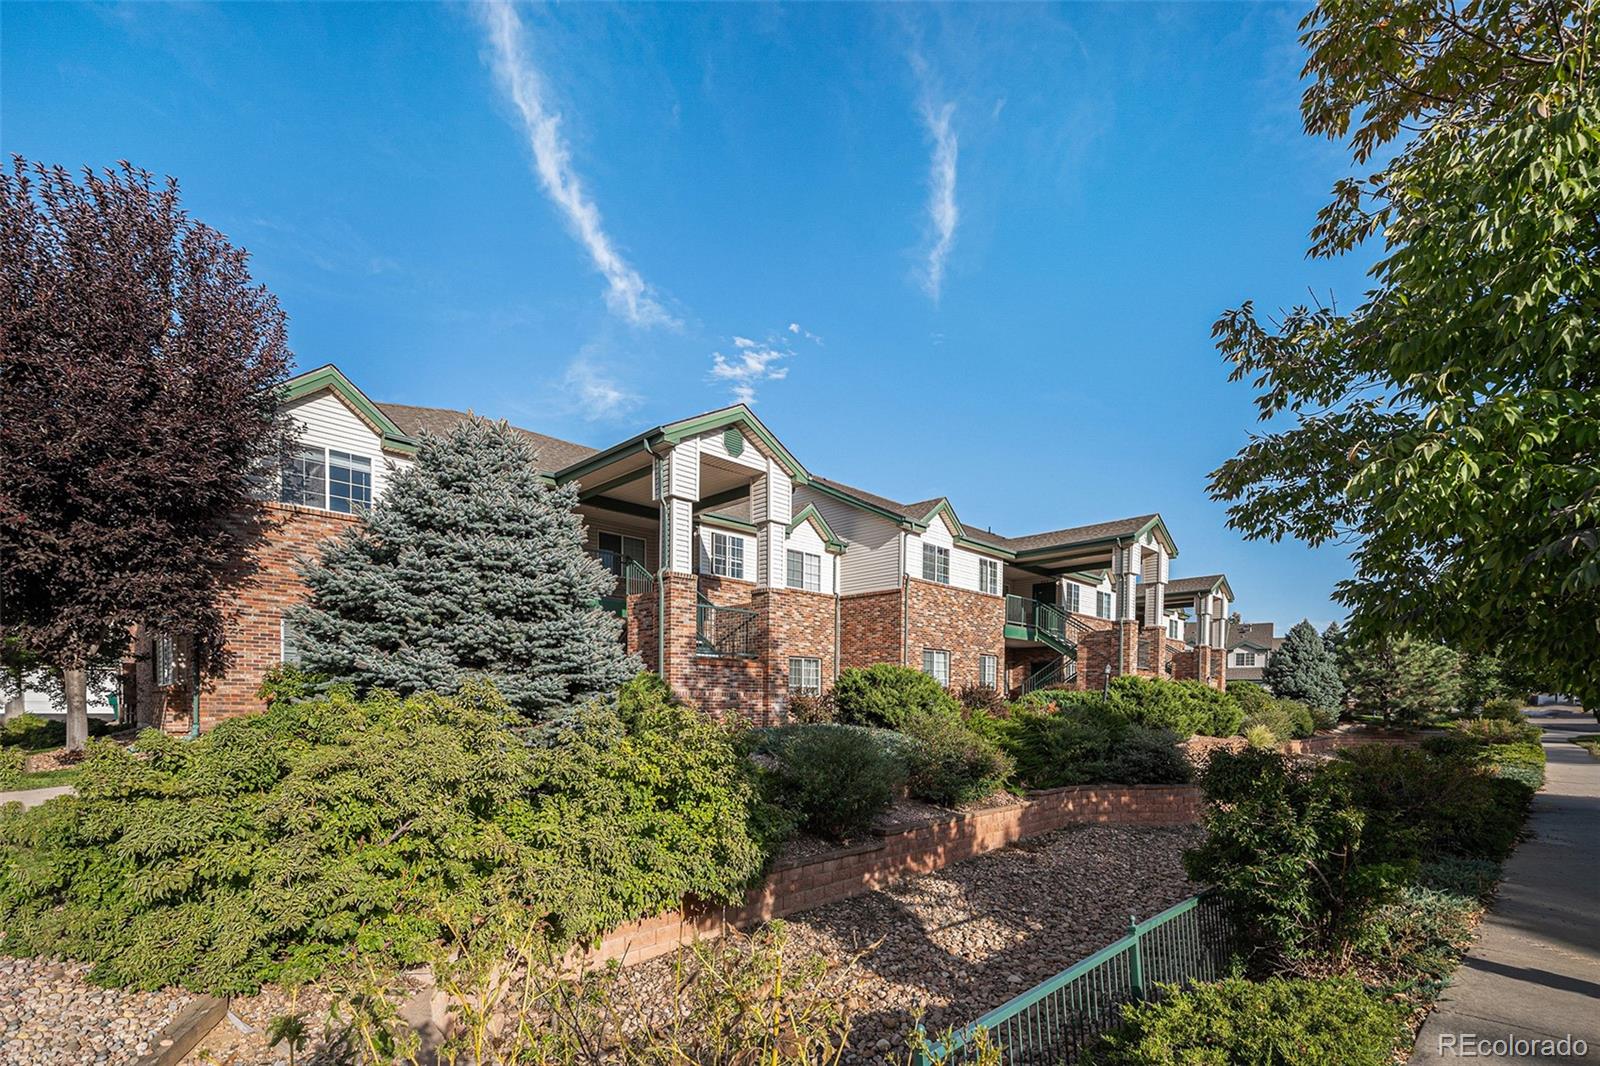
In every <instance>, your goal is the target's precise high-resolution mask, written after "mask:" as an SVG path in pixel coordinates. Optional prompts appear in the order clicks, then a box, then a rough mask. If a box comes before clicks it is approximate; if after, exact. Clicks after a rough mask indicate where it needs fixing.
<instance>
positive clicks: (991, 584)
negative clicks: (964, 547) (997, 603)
mask: <svg viewBox="0 0 1600 1066" xmlns="http://www.w3.org/2000/svg"><path fill="white" fill-rule="evenodd" d="M978 591H979V592H984V593H987V594H989V595H990V596H998V595H1000V563H999V561H998V560H996V559H979V560H978Z"/></svg>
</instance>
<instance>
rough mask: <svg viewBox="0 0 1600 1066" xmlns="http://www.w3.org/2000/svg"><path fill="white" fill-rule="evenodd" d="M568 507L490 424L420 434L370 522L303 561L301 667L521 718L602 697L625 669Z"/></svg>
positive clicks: (507, 431)
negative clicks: (493, 697)
mask: <svg viewBox="0 0 1600 1066" xmlns="http://www.w3.org/2000/svg"><path fill="white" fill-rule="evenodd" d="M576 504H577V491H576V487H575V486H564V487H561V488H551V487H550V486H548V485H546V484H544V483H543V482H542V481H541V480H540V479H539V476H538V474H537V473H536V464H535V462H534V456H533V452H532V449H531V448H530V447H529V445H528V444H527V443H526V442H525V441H523V440H522V439H521V438H520V437H519V436H518V435H517V434H516V433H515V432H514V431H513V430H512V429H511V428H510V427H509V426H508V425H506V424H505V423H504V422H500V423H493V422H489V421H486V420H484V419H480V418H470V419H467V420H466V421H464V422H463V423H461V425H459V426H458V427H456V428H455V429H453V430H452V431H451V432H450V433H448V434H445V435H426V434H425V435H424V436H423V439H422V441H421V442H420V444H419V445H418V448H417V458H416V462H415V463H414V464H413V465H412V466H411V467H409V468H408V469H406V470H404V471H401V472H399V473H398V474H397V475H396V476H395V477H394V478H393V479H392V480H391V481H390V482H389V485H388V488H387V489H386V491H385V492H384V494H383V496H382V498H381V499H380V500H379V501H378V502H377V504H376V505H375V506H374V507H373V509H372V513H371V514H370V515H369V516H368V520H367V521H366V522H364V523H362V524H361V525H360V526H358V527H356V528H354V529H352V530H351V531H350V532H349V533H348V534H346V535H345V536H343V537H341V538H339V539H338V540H336V541H334V542H333V543H331V544H329V545H328V546H327V547H326V548H324V550H323V552H322V557H321V559H320V560H319V561H315V562H311V563H309V564H308V565H307V566H306V568H305V570H304V575H305V579H306V583H307V584H308V585H309V586H310V589H311V598H310V602H309V603H307V604H306V605H304V606H302V607H300V608H298V609H297V610H296V611H295V612H294V613H293V615H292V616H291V617H292V618H293V620H294V623H295V624H296V625H297V626H298V627H300V629H301V631H302V637H301V639H302V645H301V650H302V663H303V665H304V666H305V668H306V669H307V670H310V671H313V672H315V673H319V674H323V675H326V676H327V677H329V678H332V679H334V680H335V681H344V682H349V683H351V684H352V685H354V686H355V687H356V689H357V690H358V691H362V692H366V691H370V690H373V689H378V688H384V689H391V690H393V691H395V692H399V693H401V694H408V693H412V692H428V691H432V692H444V693H451V692H456V691H458V690H459V689H460V688H461V687H462V685H463V684H464V683H466V682H467V681H468V680H469V679H472V678H478V677H481V678H487V679H489V680H491V681H492V682H493V683H494V685H495V687H496V689H497V690H498V691H499V692H500V693H501V694H502V695H503V696H504V697H505V699H506V702H508V703H509V704H511V706H513V707H515V708H516V709H517V710H519V711H521V712H522V713H523V714H525V715H527V716H529V717H531V718H534V719H542V718H545V717H548V716H550V714H551V712H552V711H553V710H555V709H558V708H565V707H570V706H572V705H574V704H575V703H578V702H581V701H582V700H584V699H586V698H589V697H592V696H595V695H599V694H601V693H605V692H609V691H611V690H614V689H615V688H616V687H617V686H618V685H619V684H621V683H622V682H623V681H625V680H627V679H628V678H629V677H631V676H632V675H633V674H634V672H635V671H637V670H638V668H639V664H638V663H637V662H636V661H635V660H634V659H632V658H631V657H630V656H629V655H628V654H627V653H626V651H625V650H624V648H623V646H622V643H621V641H620V639H619V626H620V622H619V620H618V619H617V618H616V617H615V616H614V615H611V614H609V613H607V612H605V611H603V610H601V609H600V607H599V602H598V601H599V597H600V596H602V595H604V594H605V593H606V592H608V591H609V590H610V588H611V586H612V580H613V579H612V576H611V575H610V574H609V573H607V571H606V570H605V568H604V567H603V566H601V565H600V563H599V561H598V560H596V559H594V558H591V557H590V556H589V555H588V554H586V553H585V551H584V548H583V527H582V521H581V519H580V518H579V516H578V514H577V513H576V512H575V511H574V510H573V508H574V507H575V506H576Z"/></svg>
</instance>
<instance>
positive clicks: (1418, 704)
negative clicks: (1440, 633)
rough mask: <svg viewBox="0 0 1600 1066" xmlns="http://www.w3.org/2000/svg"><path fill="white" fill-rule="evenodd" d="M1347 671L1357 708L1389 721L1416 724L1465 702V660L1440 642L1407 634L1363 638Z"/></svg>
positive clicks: (1354, 646) (1354, 647) (1351, 653)
mask: <svg viewBox="0 0 1600 1066" xmlns="http://www.w3.org/2000/svg"><path fill="white" fill-rule="evenodd" d="M1345 669H1346V672H1347V676H1348V677H1349V682H1350V697H1351V701H1352V702H1353V703H1354V704H1355V708H1356V710H1357V711H1358V712H1360V713H1362V714H1371V715H1376V716H1378V717H1379V718H1381V719H1382V720H1383V721H1384V722H1385V723H1386V724H1389V725H1416V724H1419V723H1422V722H1425V721H1427V720H1428V719H1430V718H1436V717H1438V716H1440V715H1443V714H1446V713H1448V712H1449V711H1450V710H1452V709H1454V708H1455V707H1457V706H1459V704H1460V699H1461V658H1460V656H1459V655H1457V654H1456V653H1455V652H1453V651H1451V650H1450V649H1449V648H1447V647H1445V646H1444V645H1442V644H1439V643H1437V642H1435V641H1431V640H1425V639H1421V638H1418V637H1413V636H1409V635H1406V636H1400V637H1396V638H1377V639H1373V640H1368V641H1361V642H1357V643H1355V644H1352V645H1351V647H1350V649H1349V656H1348V659H1347V663H1346V668H1345Z"/></svg>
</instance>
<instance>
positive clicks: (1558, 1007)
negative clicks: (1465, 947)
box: [1411, 707, 1600, 1064]
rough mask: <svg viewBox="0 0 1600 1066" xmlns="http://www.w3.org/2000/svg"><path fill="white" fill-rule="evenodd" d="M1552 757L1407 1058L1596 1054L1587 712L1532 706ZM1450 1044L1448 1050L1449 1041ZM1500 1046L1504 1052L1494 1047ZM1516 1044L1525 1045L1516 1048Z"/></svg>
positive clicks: (1599, 799) (1585, 1058) (1594, 773)
mask: <svg viewBox="0 0 1600 1066" xmlns="http://www.w3.org/2000/svg"><path fill="white" fill-rule="evenodd" d="M1527 714H1528V718H1529V720H1530V721H1532V722H1534V723H1535V724H1537V725H1539V726H1540V727H1542V728H1543V729H1544V750H1545V754H1546V756H1548V758H1549V760H1550V762H1549V766H1548V768H1547V770H1546V779H1545V787H1544V789H1543V790H1542V791H1541V792H1540V793H1539V794H1538V795H1537V796H1535V797H1534V800H1533V814H1532V818H1531V820H1530V822H1529V826H1528V828H1529V830H1530V832H1531V836H1530V838H1529V839H1528V840H1526V841H1524V842H1523V844H1522V845H1521V846H1520V847H1518V848H1517V850H1516V852H1515V853H1514V854H1513V855H1512V856H1511V859H1510V860H1509V861H1508V862H1507V863H1506V876H1505V880H1504V881H1502V882H1501V884H1500V894H1499V896H1498V897H1497V898H1496V899H1495V902H1494V906H1493V908H1491V909H1490V911H1489V913H1488V915H1486V916H1485V918H1484V920H1483V925H1482V926H1481V927H1480V929H1479V930H1478V941H1477V943H1476V944H1474V945H1473V948H1472V951H1471V952H1470V953H1468V955H1467V957H1466V958H1465V959H1464V960H1462V963H1461V968H1460V969H1459V970H1457V971H1456V974H1455V977H1454V979H1453V981H1452V983H1451V985H1450V987H1449V988H1447V989H1445V992H1444V995H1443V996H1442V997H1441V998H1440V1001H1439V1005H1438V1006H1437V1007H1436V1008H1435V1010H1434V1012H1433V1014H1432V1015H1431V1016H1429V1018H1428V1021H1427V1023H1426V1024H1425V1025H1424V1026H1423V1027H1422V1032H1421V1034H1420V1035H1419V1036H1418V1038H1417V1046H1416V1050H1415V1051H1414V1052H1413V1053H1412V1056H1411V1062H1412V1063H1413V1064H1415V1063H1443V1062H1455V1061H1456V1060H1458V1059H1462V1060H1468V1059H1470V1061H1471V1062H1473V1063H1475V1064H1477V1063H1528V1062H1600V760H1597V759H1595V758H1594V757H1593V756H1591V755H1590V754H1589V753H1588V752H1587V751H1585V750H1584V749H1582V748H1580V747H1578V746H1577V745H1576V744H1572V743H1569V740H1570V738H1572V737H1575V736H1580V735H1582V734H1584V733H1600V724H1597V723H1596V722H1595V719H1594V716H1593V715H1592V714H1585V713H1582V712H1580V711H1578V710H1575V709H1572V708H1560V707H1550V708H1543V707H1541V708H1532V709H1529V710H1528V712H1527ZM1468 1034H1471V1039H1473V1040H1478V1041H1491V1042H1492V1041H1503V1040H1506V1039H1508V1038H1516V1039H1522V1040H1533V1041H1540V1040H1546V1039H1549V1040H1560V1039H1561V1038H1563V1037H1568V1038H1570V1041H1571V1043H1572V1044H1574V1045H1576V1042H1577V1041H1580V1040H1581V1041H1583V1042H1584V1044H1585V1045H1587V1048H1586V1053H1585V1054H1582V1055H1579V1054H1571V1053H1569V1054H1565V1055H1562V1054H1555V1055H1541V1054H1540V1051H1539V1048H1538V1047H1534V1048H1532V1049H1528V1048H1520V1049H1495V1050H1494V1051H1489V1050H1488V1049H1487V1048H1483V1047H1482V1046H1481V1045H1480V1046H1479V1048H1478V1049H1476V1050H1477V1051H1478V1053H1477V1054H1474V1053H1473V1050H1474V1049H1471V1048H1468V1047H1466V1046H1465V1045H1466V1042H1467V1040H1468ZM1452 1043H1453V1046H1452ZM1502 1050H1504V1053H1503V1054H1502V1053H1499V1052H1500V1051H1502ZM1519 1052H1520V1053H1519Z"/></svg>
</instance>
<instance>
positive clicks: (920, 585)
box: [906, 578, 1006, 689]
mask: <svg viewBox="0 0 1600 1066" xmlns="http://www.w3.org/2000/svg"><path fill="white" fill-rule="evenodd" d="M906 620H907V625H906V665H907V666H910V667H913V668H915V669H921V668H922V650H923V649H924V648H935V649H938V650H940V651H948V652H949V653H950V687H951V688H952V689H959V688H961V687H962V686H963V685H976V684H977V683H978V656H979V655H993V656H994V657H995V659H996V660H997V662H996V667H997V668H999V667H1000V666H1002V665H1003V664H1004V663H1005V661H1006V601H1005V599H1004V598H1003V597H1000V596H985V595H984V594H983V593H981V592H972V591H970V590H968V589H958V588H952V587H950V586H949V585H941V584H938V583H937V582H933V581H923V580H921V579H919V578H911V579H909V580H908V582H907V585H906Z"/></svg>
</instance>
